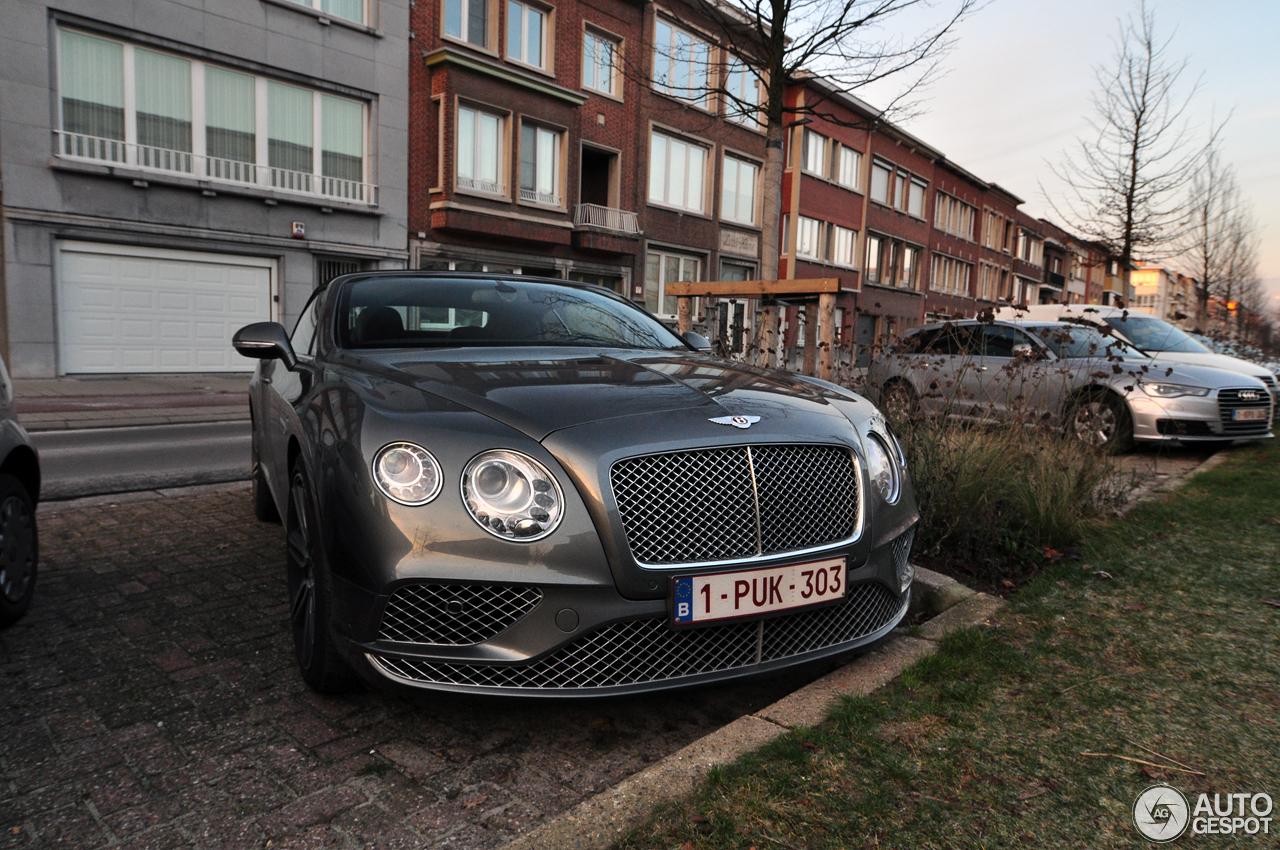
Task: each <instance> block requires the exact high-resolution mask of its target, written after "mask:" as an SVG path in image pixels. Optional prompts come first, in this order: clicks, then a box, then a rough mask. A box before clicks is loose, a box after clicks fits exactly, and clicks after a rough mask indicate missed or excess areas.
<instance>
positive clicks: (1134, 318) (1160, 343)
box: [1106, 313, 1211, 354]
mask: <svg viewBox="0 0 1280 850" xmlns="http://www.w3.org/2000/svg"><path fill="white" fill-rule="evenodd" d="M1106 322H1107V324H1108V325H1110V326H1111V327H1113V328H1115V329H1116V331H1117V332H1119V333H1122V334H1124V338H1125V339H1127V340H1129V341H1130V342H1132V343H1133V344H1134V345H1136V346H1138V348H1141V349H1142V350H1143V351H1174V352H1181V353H1184V354H1209V353H1211V352H1210V351H1209V349H1208V348H1206V347H1205V346H1203V345H1201V344H1200V343H1199V342H1197V341H1196V340H1194V339H1193V338H1192V337H1191V335H1190V334H1188V333H1187V332H1186V331H1184V330H1182V329H1180V328H1178V327H1175V326H1174V325H1171V324H1169V323H1168V322H1166V321H1163V320H1161V319H1157V318H1156V317H1155V316H1148V315H1146V314H1144V313H1128V314H1126V315H1120V316H1108V317H1107V319H1106Z"/></svg>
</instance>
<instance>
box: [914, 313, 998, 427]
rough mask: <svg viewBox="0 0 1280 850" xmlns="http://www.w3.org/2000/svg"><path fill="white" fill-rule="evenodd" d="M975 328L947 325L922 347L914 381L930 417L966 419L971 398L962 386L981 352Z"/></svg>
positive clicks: (972, 400)
mask: <svg viewBox="0 0 1280 850" xmlns="http://www.w3.org/2000/svg"><path fill="white" fill-rule="evenodd" d="M981 351H982V349H981V337H980V336H978V335H977V326H976V325H960V324H947V325H943V326H942V327H941V328H939V329H938V331H937V332H936V334H935V335H934V337H933V338H932V339H931V340H929V342H928V344H927V345H925V346H924V347H923V355H924V356H923V357H922V358H921V363H920V364H919V366H918V370H919V371H918V373H917V375H916V376H915V381H916V384H917V386H918V387H919V391H920V399H921V403H922V405H923V406H924V409H925V410H926V411H927V412H929V413H930V414H934V415H943V416H970V415H971V414H972V411H973V407H974V398H973V396H972V394H971V393H970V392H969V391H968V389H967V388H966V386H965V381H966V379H967V376H968V375H969V374H970V373H971V372H972V370H973V365H974V361H975V360H976V359H977V357H978V355H979V354H980V353H981Z"/></svg>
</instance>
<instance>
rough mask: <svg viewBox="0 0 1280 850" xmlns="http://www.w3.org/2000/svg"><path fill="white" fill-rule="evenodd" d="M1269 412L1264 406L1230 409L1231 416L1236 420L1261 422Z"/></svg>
mask: <svg viewBox="0 0 1280 850" xmlns="http://www.w3.org/2000/svg"><path fill="white" fill-rule="evenodd" d="M1269 413H1270V411H1268V410H1267V409H1266V408H1265V407H1254V408H1246V409H1243V410H1235V411H1232V413H1231V418H1232V419H1234V420H1235V421H1237V422H1262V421H1264V420H1265V419H1266V418H1267V415H1268V414H1269Z"/></svg>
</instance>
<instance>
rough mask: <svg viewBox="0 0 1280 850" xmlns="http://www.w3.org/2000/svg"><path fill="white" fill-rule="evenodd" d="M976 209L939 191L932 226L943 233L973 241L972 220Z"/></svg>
mask: <svg viewBox="0 0 1280 850" xmlns="http://www.w3.org/2000/svg"><path fill="white" fill-rule="evenodd" d="M976 214H977V210H976V209H975V208H974V207H972V206H970V205H969V204H966V203H965V202H964V201H961V200H960V199H959V198H954V197H952V196H951V195H948V194H946V193H944V192H939V193H938V195H937V200H936V201H935V203H934V216H933V226H934V227H936V228H937V229H938V230H941V231H943V232H944V233H950V234H951V235H952V236H958V237H960V238H961V239H965V240H968V241H969V242H972V241H973V222H974V216H975V215H976Z"/></svg>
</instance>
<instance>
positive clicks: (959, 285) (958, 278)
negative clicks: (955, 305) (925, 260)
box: [930, 254, 973, 295]
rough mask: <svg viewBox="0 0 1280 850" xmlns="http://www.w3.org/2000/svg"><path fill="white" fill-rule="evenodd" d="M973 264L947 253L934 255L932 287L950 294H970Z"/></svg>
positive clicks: (935, 290)
mask: <svg viewBox="0 0 1280 850" xmlns="http://www.w3.org/2000/svg"><path fill="white" fill-rule="evenodd" d="M972 269H973V265H972V264H971V263H966V262H964V261H962V260H957V259H955V258H954V257H948V256H946V255H945V254H934V255H933V271H932V274H931V275H930V278H931V283H930V289H932V290H933V291H934V292H942V293H946V294H949V295H968V294H969V278H970V276H971V274H972Z"/></svg>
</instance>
